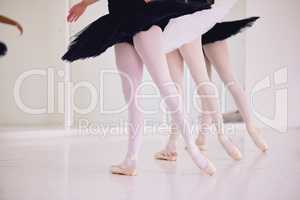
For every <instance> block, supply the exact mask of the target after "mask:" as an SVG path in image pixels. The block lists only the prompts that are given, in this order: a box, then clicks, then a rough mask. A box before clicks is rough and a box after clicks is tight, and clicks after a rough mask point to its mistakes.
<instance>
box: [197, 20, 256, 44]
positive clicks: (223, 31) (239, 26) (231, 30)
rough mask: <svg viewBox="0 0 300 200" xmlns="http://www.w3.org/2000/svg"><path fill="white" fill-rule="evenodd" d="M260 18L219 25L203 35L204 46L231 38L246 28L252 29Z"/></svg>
mask: <svg viewBox="0 0 300 200" xmlns="http://www.w3.org/2000/svg"><path fill="white" fill-rule="evenodd" d="M258 19H259V17H250V18H246V19H241V20H235V21H227V22H221V23H217V24H216V25H215V26H214V27H213V28H212V29H210V30H209V31H208V32H206V33H205V34H204V35H202V44H203V45H205V44H210V43H213V42H217V41H222V40H225V39H227V38H230V37H232V36H234V35H236V34H238V33H240V32H242V31H243V30H244V29H245V28H248V27H251V26H252V25H253V24H254V22H255V21H256V20H258Z"/></svg>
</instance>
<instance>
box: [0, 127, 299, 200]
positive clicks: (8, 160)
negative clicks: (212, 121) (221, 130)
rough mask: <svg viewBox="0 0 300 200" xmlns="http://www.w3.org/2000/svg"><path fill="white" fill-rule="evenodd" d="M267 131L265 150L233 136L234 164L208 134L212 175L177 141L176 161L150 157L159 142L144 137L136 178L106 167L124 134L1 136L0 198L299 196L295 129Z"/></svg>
mask: <svg viewBox="0 0 300 200" xmlns="http://www.w3.org/2000/svg"><path fill="white" fill-rule="evenodd" d="M265 135H266V138H267V139H268V142H269V144H270V151H269V152H268V153H267V154H261V153H260V152H259V151H258V150H256V148H255V147H254V146H253V145H252V143H251V142H250V140H249V138H248V137H245V136H244V135H243V133H241V135H240V136H236V138H234V139H235V141H237V142H238V143H239V147H240V148H241V149H242V151H243V153H244V159H243V160H242V161H240V162H235V161H232V160H230V158H229V157H227V155H226V154H225V153H224V152H223V151H222V149H221V147H220V145H219V144H218V143H217V142H216V140H215V138H213V137H209V140H208V150H207V154H208V156H209V157H210V158H211V160H212V161H213V162H214V163H215V165H216V167H217V168H218V172H217V174H216V175H215V176H214V177H208V176H205V175H203V174H201V173H200V172H199V170H198V169H197V168H196V167H195V166H194V165H193V163H192V162H191V161H190V159H189V157H188V156H187V154H186V152H185V151H184V150H183V145H182V144H181V145H180V147H179V149H180V150H179V158H178V161H177V162H171V163H170V162H164V161H155V160H153V159H152V155H153V153H154V152H156V151H157V150H159V149H160V147H161V146H162V145H163V143H164V142H165V138H162V137H158V136H146V137H145V138H144V142H143V149H142V152H141V156H140V157H141V159H140V162H139V170H138V172H139V175H138V176H136V177H122V176H116V175H111V174H110V173H109V166H110V164H116V163H118V161H120V160H121V158H122V156H123V154H124V151H125V149H126V140H125V138H120V137H110V138H99V137H83V136H82V137H65V138H62V137H59V138H51V139H50V138H48V139H45V138H43V139H0V200H20V199H22V200H50V199H51V200H96V199H97V200H100V199H108V200H110V199H113V200H114V199H116V200H122V199H126V200H141V199H143V200H146V199H147V200H148V199H149V200H152V199H153V200H154V199H155V200H169V199H170V200H176V199H180V200H183V199H188V200H193V199H209V200H212V199H213V200H216V199H220V200H224V199H228V200H234V199H237V200H241V199H243V200H253V199H255V200H269V199H270V200H271V199H272V200H273V199H276V200H277V199H282V200H285V199H287V200H299V199H300V190H299V183H300V145H299V141H300V140H299V139H300V134H299V131H298V130H293V131H289V133H286V134H279V133H275V132H273V131H267V132H266V134H265Z"/></svg>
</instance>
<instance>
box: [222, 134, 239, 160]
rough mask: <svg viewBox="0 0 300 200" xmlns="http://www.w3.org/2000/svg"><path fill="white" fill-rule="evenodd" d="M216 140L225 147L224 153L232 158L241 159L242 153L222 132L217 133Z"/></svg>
mask: <svg viewBox="0 0 300 200" xmlns="http://www.w3.org/2000/svg"><path fill="white" fill-rule="evenodd" d="M218 140H219V142H220V143H221V145H222V146H223V148H224V149H225V151H226V153H227V154H228V155H229V156H230V157H231V158H232V159H234V160H241V159H242V153H241V152H240V150H239V149H238V148H237V147H236V146H235V145H234V144H233V142H232V141H231V140H230V139H229V138H228V137H226V136H225V135H224V134H219V135H218Z"/></svg>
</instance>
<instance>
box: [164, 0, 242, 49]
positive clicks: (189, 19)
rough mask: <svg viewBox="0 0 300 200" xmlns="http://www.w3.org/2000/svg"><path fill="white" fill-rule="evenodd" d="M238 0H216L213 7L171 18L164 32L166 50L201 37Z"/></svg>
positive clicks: (221, 18)
mask: <svg viewBox="0 0 300 200" xmlns="http://www.w3.org/2000/svg"><path fill="white" fill-rule="evenodd" d="M237 1H238V0H215V3H214V4H213V5H212V8H211V9H208V10H202V11H198V12H195V13H193V14H189V15H184V16H181V17H178V18H174V19H171V20H170V22H169V23H168V25H167V26H166V28H165V30H164V32H163V38H164V51H165V52H166V53H169V52H171V51H173V50H175V49H177V48H179V47H181V46H182V45H184V44H187V43H190V42H192V41H194V40H196V39H198V38H200V37H201V36H202V35H203V34H204V33H206V32H207V31H209V30H210V29H211V28H212V27H213V26H214V25H216V23H219V22H221V21H222V20H223V19H224V17H225V16H226V15H227V14H228V13H229V11H230V9H231V8H232V7H233V6H234V4H235V3H236V2H237Z"/></svg>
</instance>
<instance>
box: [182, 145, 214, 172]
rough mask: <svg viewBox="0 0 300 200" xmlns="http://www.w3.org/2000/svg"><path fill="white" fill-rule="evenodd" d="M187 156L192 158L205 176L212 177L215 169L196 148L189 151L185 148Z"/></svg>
mask: <svg viewBox="0 0 300 200" xmlns="http://www.w3.org/2000/svg"><path fill="white" fill-rule="evenodd" d="M186 150H187V152H188V153H189V155H190V156H191V157H192V160H193V161H194V163H195V164H196V165H197V166H198V167H199V168H200V169H201V170H202V171H203V172H204V173H205V174H207V175H209V176H213V175H214V174H215V173H216V171H217V170H216V167H215V166H214V164H213V163H212V162H211V161H210V160H209V159H208V158H207V157H206V156H204V155H203V154H202V153H201V152H200V151H199V149H198V148H195V149H191V148H188V147H187V148H186Z"/></svg>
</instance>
